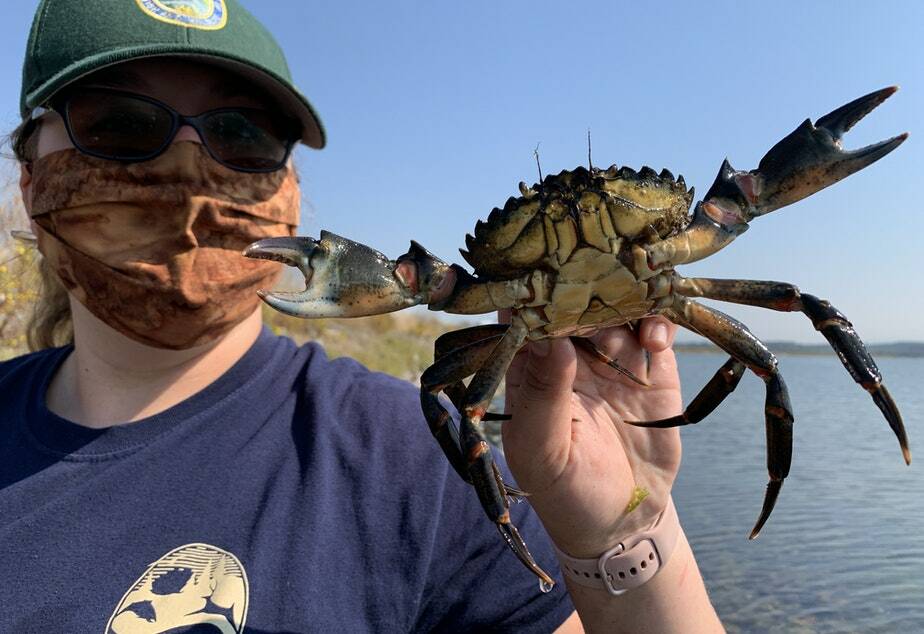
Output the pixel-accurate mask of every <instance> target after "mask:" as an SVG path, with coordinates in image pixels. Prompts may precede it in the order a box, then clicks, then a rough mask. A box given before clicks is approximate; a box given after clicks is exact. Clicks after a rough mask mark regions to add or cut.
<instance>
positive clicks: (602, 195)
mask: <svg viewBox="0 0 924 634" xmlns="http://www.w3.org/2000/svg"><path fill="white" fill-rule="evenodd" d="M895 90H896V88H894V87H893V88H885V89H883V90H879V91H876V92H873V93H871V94H869V95H866V96H864V97H860V98H859V99H856V100H854V101H852V102H850V103H848V104H846V105H844V106H842V107H840V108H838V109H836V110H834V111H833V112H831V113H829V114H827V115H825V116H823V117H821V118H820V119H818V120H817V121H816V122H815V123H814V124H813V123H812V122H811V120H808V119H807V120H805V121H804V122H803V123H802V124H801V125H800V126H799V127H797V128H796V129H795V130H794V131H793V132H792V133H791V134H789V135H788V136H786V137H785V138H784V139H783V140H782V141H780V142H779V143H777V144H776V145H775V146H773V147H772V148H771V149H770V151H769V152H767V154H766V155H765V156H764V157H763V159H761V161H760V164H759V165H758V167H757V169H755V170H751V171H737V170H735V169H734V168H732V166H731V165H730V164H729V163H728V161H727V160H726V161H725V162H724V163H723V164H722V167H721V168H720V170H719V174H718V176H717V177H716V179H715V182H714V183H713V184H712V187H711V188H710V189H709V191H708V192H707V193H706V196H705V198H704V199H703V200H702V201H700V202H697V203H696V205H695V207H694V208H693V213H692V214H690V213H689V209H690V206H691V204H692V202H693V189H687V187H686V185H685V184H684V181H683V178H682V177H680V178H677V179H675V178H674V176H673V175H672V174H671V173H670V172H669V171H668V170H666V169H665V170H663V171H661V172H660V173H658V172H655V171H654V170H652V169H651V168H649V167H643V168H642V169H641V170H640V171H637V172H636V171H635V170H633V169H630V168H628V167H622V168H617V167H616V166H615V165H614V166H612V167H610V168H608V169H597V168H593V167H589V168H583V167H579V168H577V169H574V170H571V171H563V172H561V173H560V174H557V175H552V176H548V177H546V178H544V179H540V182H539V183H536V184H535V185H533V186H532V187H527V186H526V185H525V184H523V183H520V196H519V197H517V198H510V199H509V200H508V201H507V203H506V204H505V205H504V207H503V209H494V210H493V211H492V212H491V214H490V215H489V216H488V219H487V221H486V222H481V221H479V222H478V223H477V224H476V225H475V231H474V235H469V236H467V237H466V245H467V251H462V255H463V257H464V258H465V259H466V261H467V262H468V263H469V264H470V265H471V266H472V267H473V268H474V274H470V273H469V272H467V271H466V270H465V269H464V268H463V267H461V266H459V265H457V264H448V263H446V262H444V261H442V260H440V259H439V258H437V257H435V256H434V255H432V254H431V253H429V252H428V251H427V250H426V249H424V248H423V247H422V246H420V245H419V244H418V243H416V242H413V241H412V242H411V247H410V250H409V251H408V252H407V253H406V254H404V255H402V256H400V257H399V258H398V259H397V260H390V259H389V258H387V257H386V256H384V255H382V254H381V253H379V252H378V251H376V250H374V249H371V248H369V247H367V246H364V245H362V244H358V243H356V242H353V241H351V240H348V239H346V238H342V237H340V236H337V235H335V234H333V233H330V232H326V231H322V232H321V237H320V239H319V240H315V239H313V238H306V237H295V238H270V239H266V240H261V241H259V242H256V243H254V244H252V245H251V246H249V247H248V248H247V249H246V250H245V251H244V255H246V256H248V257H253V258H263V259H270V260H277V261H280V262H284V263H285V264H288V265H291V266H295V267H298V268H299V269H300V271H301V272H302V273H303V274H304V276H305V278H306V281H307V286H306V289H305V290H304V291H301V292H294V293H282V292H276V293H272V292H261V297H263V299H264V300H265V301H266V302H267V303H268V304H269V305H270V306H272V307H273V308H275V309H277V310H280V311H282V312H284V313H287V314H289V315H294V316H297V317H356V316H362V315H372V314H379V313H385V312H389V311H395V310H400V309H402V308H406V307H409V306H414V305H417V304H421V303H424V304H427V305H428V306H429V308H430V309H431V310H439V311H445V312H448V313H457V314H477V313H490V312H494V311H498V310H509V311H510V323H509V324H491V325H481V326H474V327H471V328H464V329H462V330H457V331H454V332H450V333H447V334H445V335H443V336H442V337H440V338H438V339H437V341H436V344H435V362H434V363H433V365H432V366H430V367H429V368H428V369H427V370H426V371H425V372H424V374H423V376H422V377H421V381H420V383H421V385H420V394H421V396H420V400H421V405H422V408H423V413H424V416H425V417H426V419H427V421H428V423H429V425H430V430H431V431H432V433H433V435H434V436H435V437H436V440H437V441H438V442H439V444H440V446H441V447H442V449H443V451H444V452H445V454H446V456H447V457H448V459H449V461H450V463H451V464H452V466H453V467H454V468H455V470H456V472H458V474H459V475H460V476H461V477H462V478H463V479H464V480H465V481H466V482H469V483H471V484H472V485H473V486H474V488H475V490H476V491H477V493H478V496H479V498H480V500H481V503H482V505H483V507H484V509H485V512H486V513H487V515H488V517H489V518H490V519H491V520H492V521H493V522H495V524H496V525H497V527H498V529H499V530H500V532H501V534H502V535H503V537H504V539H505V540H506V541H507V543H508V544H509V546H510V547H511V548H512V549H513V551H514V552H515V553H516V555H517V557H519V559H520V560H521V561H522V562H523V563H524V564H525V565H526V566H527V567H528V568H529V569H530V570H532V571H533V572H534V573H535V574H536V575H537V576H538V577H539V578H540V580H542V581H543V582H544V583H546V584H551V579H550V578H549V577H548V575H547V574H546V573H545V572H544V571H543V570H541V568H540V567H539V566H538V565H537V564H536V562H535V561H534V559H533V557H532V555H530V553H529V550H528V549H527V547H526V544H525V543H524V541H523V539H522V538H521V537H520V535H519V533H518V532H517V529H516V527H515V526H514V525H513V524H512V523H511V521H510V514H509V512H508V511H509V501H508V498H509V497H518V496H523V495H526V493H525V492H523V491H520V490H518V489H515V488H513V487H511V486H509V485H507V484H505V483H504V482H503V479H502V478H501V474H500V472H499V470H498V469H497V466H496V465H495V463H494V460H493V458H492V454H491V449H490V447H489V445H488V443H487V442H486V441H485V439H484V436H483V434H482V431H481V428H480V427H481V423H482V421H484V420H488V419H492V418H493V419H504V418H505V416H503V415H499V414H492V413H489V412H487V408H488V405H489V403H490V402H491V399H492V397H493V395H494V393H495V391H496V389H497V387H498V384H499V383H500V381H501V379H502V378H503V377H504V374H505V372H506V370H507V368H508V366H509V364H510V362H511V360H512V359H513V357H514V355H515V354H516V353H517V351H518V350H519V349H520V348H521V347H522V346H524V345H525V344H526V343H527V342H529V341H535V340H540V339H545V338H549V337H570V338H571V340H572V341H573V342H574V343H575V345H576V346H577V347H578V348H579V349H580V350H583V351H585V352H586V353H588V354H590V355H591V356H592V357H593V358H596V359H598V360H599V361H601V362H603V363H607V364H609V365H610V366H612V367H613V368H615V369H617V370H618V371H620V372H622V373H623V374H624V375H626V376H627V377H628V378H629V379H631V380H634V381H636V382H639V383H644V382H643V381H641V379H639V378H638V377H636V376H635V375H634V374H632V373H631V372H630V371H629V370H627V369H625V368H623V367H622V366H620V365H619V362H618V360H616V359H612V358H610V357H608V356H607V355H606V354H605V353H604V352H603V351H602V350H600V349H598V348H597V347H596V346H595V345H594V344H593V343H592V342H591V340H590V339H588V338H587V337H589V336H590V335H592V334H594V333H595V332H596V331H598V330H600V329H602V328H608V327H611V326H618V325H622V324H627V323H631V322H634V321H635V320H638V319H641V318H643V317H647V316H649V315H663V316H664V317H666V318H667V319H669V320H671V321H673V322H674V323H676V324H679V325H680V326H683V327H685V328H687V329H689V330H691V331H693V332H695V333H697V334H699V335H702V336H703V337H706V338H707V339H709V340H710V341H712V342H713V343H715V344H716V345H717V346H718V347H719V348H721V349H722V350H724V351H725V352H726V353H727V354H728V355H729V359H728V361H727V362H726V363H725V364H724V365H722V367H721V368H719V370H718V371H717V372H716V374H715V376H713V377H712V379H711V380H710V381H709V382H708V384H707V385H706V386H705V387H704V388H703V389H702V391H701V392H700V393H699V394H698V395H697V396H696V397H695V398H694V399H693V401H692V403H691V404H690V405H689V406H688V407H687V408H686V410H685V411H684V412H683V413H682V414H680V415H678V416H675V417H673V418H669V419H665V420H657V421H637V422H631V421H628V422H631V424H633V425H640V426H645V427H661V428H665V427H674V426H679V425H687V424H691V423H697V422H699V421H700V420H702V419H703V418H705V417H706V416H708V415H709V413H710V412H712V411H713V410H714V409H715V408H716V407H717V406H718V405H719V404H720V403H721V402H722V400H723V399H724V398H725V397H726V396H728V394H730V393H731V392H732V391H733V390H734V389H735V387H736V386H737V384H738V382H739V381H740V380H741V377H742V375H743V373H744V371H745V369H749V370H751V371H752V372H754V373H755V374H756V375H757V376H758V377H760V378H761V379H762V380H763V381H764V383H765V384H766V401H765V407H764V411H765V417H766V432H767V463H768V469H769V475H770V478H769V484H768V486H767V490H766V493H765V496H764V502H763V508H762V509H761V512H760V515H759V517H758V519H757V522H756V524H755V525H754V528H753V529H752V531H751V534H750V537H751V538H752V539H753V538H754V537H756V536H757V534H758V532H759V531H760V530H761V528H762V527H763V525H764V523H765V522H766V521H767V518H768V517H769V516H770V513H771V511H772V510H773V507H774V504H775V502H776V499H777V496H778V495H779V492H780V487H781V486H782V484H783V480H784V479H785V478H786V476H787V475H788V473H789V468H790V463H791V459H792V425H793V414H792V408H791V406H790V402H789V396H788V392H787V389H786V384H785V383H784V382H783V377H782V376H781V375H780V372H779V371H778V369H777V360H776V358H775V357H774V355H773V354H772V353H771V352H770V350H768V349H767V347H766V346H765V345H764V344H763V343H761V341H760V340H759V339H758V338H757V337H755V336H754V335H753V334H752V333H751V332H750V331H749V330H748V328H747V327H746V326H744V325H743V324H741V323H739V322H738V321H736V320H734V319H733V318H731V317H729V316H728V315H725V314H723V313H721V312H719V311H717V310H714V309H712V308H709V307H707V306H704V305H703V304H700V303H698V302H696V301H694V300H693V299H692V298H696V297H704V298H709V299H715V300H723V301H728V302H734V303H739V304H750V305H752V306H761V307H764V308H770V309H773V310H779V311H800V312H802V313H804V314H805V315H806V316H807V317H808V318H809V319H810V320H811V321H812V324H813V325H814V327H815V329H816V330H819V331H821V333H822V334H823V335H824V336H825V338H826V339H827V340H828V341H829V343H830V344H831V346H832V347H833V348H834V350H835V352H836V353H837V355H838V357H839V358H840V360H841V362H842V363H843V364H844V367H845V368H846V369H847V371H848V372H849V373H850V375H851V376H852V377H853V378H854V380H855V381H856V382H857V383H859V384H860V385H861V386H862V387H863V388H864V389H865V390H866V391H868V392H869V393H870V395H871V396H872V398H873V401H874V402H875V403H876V405H877V406H878V407H879V409H880V410H882V413H883V414H884V415H885V418H886V420H887V421H888V423H889V426H890V427H891V428H892V431H893V432H894V433H895V435H896V436H897V438H898V442H899V445H900V446H901V450H902V453H903V456H904V459H905V461H906V462H908V463H910V461H911V452H910V450H909V448H908V440H907V436H906V434H905V429H904V426H903V424H902V419H901V415H900V414H899V411H898V408H897V407H896V405H895V403H894V402H893V400H892V397H891V396H890V395H889V392H888V390H887V389H886V387H885V385H883V383H882V377H881V374H880V372H879V370H878V369H877V367H876V364H875V362H874V361H873V359H872V357H871V356H870V355H869V353H868V352H867V350H866V347H865V346H864V344H863V342H862V341H861V340H860V338H859V337H858V336H857V333H856V332H855V331H854V328H853V326H852V325H851V323H850V322H849V321H848V320H847V318H846V317H845V316H844V315H843V314H841V313H840V312H839V311H838V310H837V309H836V308H835V307H834V306H832V305H831V304H830V303H828V302H827V301H825V300H822V299H819V298H818V297H816V296H814V295H809V294H806V293H802V292H801V291H799V289H798V288H796V287H795V286H793V285H792V284H788V283H782V282H769V281H750V280H735V279H704V278H684V277H682V276H680V275H679V274H678V273H677V272H676V271H675V270H674V267H676V266H677V265H680V264H684V263H687V262H694V261H696V260H700V259H702V258H705V257H708V256H709V255H712V254H713V253H715V252H717V251H718V250H720V249H722V248H723V247H725V246H726V245H728V244H729V243H730V242H731V241H732V240H734V239H735V238H737V237H738V236H739V235H741V234H742V233H744V232H745V231H746V230H747V229H748V226H749V223H750V221H751V220H753V219H754V218H756V217H758V216H762V215H764V214H766V213H769V212H771V211H774V210H775V209H779V208H780V207H784V206H786V205H789V204H791V203H794V202H796V201H798V200H800V199H802V198H805V197H806V196H809V195H811V194H813V193H815V192H817V191H819V190H821V189H823V188H824V187H827V186H828V185H831V184H833V183H835V182H837V181H839V180H841V179H842V178H845V177H847V176H849V175H850V174H852V173H854V172H856V171H858V170H860V169H862V168H864V167H866V166H867V165H870V164H871V163H873V162H874V161H877V160H878V159H880V158H882V157H883V156H885V155H886V154H888V153H889V152H891V151H892V150H894V149H895V148H896V147H898V146H899V145H900V144H901V143H902V142H903V141H904V140H905V139H906V138H907V134H901V135H899V136H896V137H894V138H892V139H889V140H886V141H882V142H880V143H876V144H873V145H870V146H868V147H865V148H862V149H859V150H854V151H845V150H843V149H842V147H841V137H842V135H843V134H844V133H845V132H846V131H847V130H849V129H850V128H851V127H852V126H853V125H854V124H855V123H857V121H859V120H860V119H862V118H863V117H864V116H865V115H866V114H868V113H869V112H870V111H871V110H872V109H873V108H875V107H876V106H878V105H879V104H880V103H882V102H883V101H884V100H885V99H886V98H887V97H889V96H890V95H891V94H892V93H894V92H895ZM472 375H474V376H473V378H472V379H471V381H470V382H469V383H468V384H467V385H466V384H465V383H463V380H464V379H466V378H467V377H469V376H472ZM440 392H444V393H445V394H446V395H447V396H448V397H449V399H450V401H451V402H452V403H453V405H454V406H455V408H456V409H457V410H458V412H459V422H458V426H456V424H455V423H454V422H453V420H452V417H451V416H450V413H449V412H448V411H447V409H446V408H445V407H444V405H443V403H442V402H441V401H440V400H439V398H438V395H439V393H440Z"/></svg>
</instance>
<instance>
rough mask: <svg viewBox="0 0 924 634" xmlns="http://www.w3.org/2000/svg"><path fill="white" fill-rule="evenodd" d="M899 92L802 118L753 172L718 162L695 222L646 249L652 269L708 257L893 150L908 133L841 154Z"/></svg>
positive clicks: (873, 95)
mask: <svg viewBox="0 0 924 634" xmlns="http://www.w3.org/2000/svg"><path fill="white" fill-rule="evenodd" d="M896 90H898V88H896V87H894V86H893V87H891V88H883V89H882V90H877V91H876V92H873V93H870V94H868V95H866V96H864V97H860V98H859V99H855V100H854V101H851V102H850V103H848V104H846V105H844V106H841V107H840V108H838V109H836V110H834V111H833V112H830V113H828V114H826V115H825V116H823V117H821V118H820V119H818V120H817V121H816V122H815V124H814V125H813V124H812V122H811V120H810V119H806V120H805V121H803V122H802V124H801V125H800V126H799V127H798V128H796V129H795V130H794V131H793V132H792V133H790V134H789V135H788V136H786V137H785V138H784V139H783V140H782V141H780V142H779V143H777V144H776V145H774V146H773V147H772V148H770V151H769V152H767V154H766V155H765V156H764V157H763V158H762V159H761V160H760V164H759V165H758V167H757V169H756V170H751V171H749V172H742V171H737V170H735V169H734V168H733V167H732V166H731V164H729V162H728V160H726V161H725V162H724V163H722V167H721V168H720V169H719V174H718V176H716V179H715V182H714V183H713V184H712V187H711V188H710V189H709V191H708V192H707V193H706V197H705V199H704V200H703V201H702V202H699V203H697V205H696V209H695V211H694V215H693V221H692V222H691V223H690V225H689V226H688V227H687V228H686V230H684V231H682V232H681V233H679V234H678V235H676V236H674V237H672V238H669V239H667V240H664V241H663V242H659V243H655V244H652V245H650V246H647V247H645V249H646V251H647V255H648V263H649V266H650V267H651V268H653V269H654V268H657V267H659V266H662V265H665V264H673V265H678V264H683V263H685V262H694V261H696V260H700V259H702V258H704V257H707V256H709V255H712V254H713V253H715V252H716V251H718V250H719V249H721V248H723V247H725V246H726V245H728V244H729V243H730V242H731V241H732V240H734V239H735V238H736V237H737V236H739V235H740V234H742V233H744V232H745V231H746V230H747V228H748V223H749V222H750V221H751V220H753V219H754V218H756V217H758V216H762V215H764V214H767V213H769V212H771V211H774V210H775V209H779V208H780V207H785V206H786V205H790V204H792V203H794V202H796V201H798V200H801V199H803V198H805V197H806V196H810V195H811V194H814V193H815V192H817V191H819V190H821V189H824V188H825V187H828V186H829V185H833V184H834V183H836V182H837V181H839V180H841V179H844V178H846V177H848V176H850V175H851V174H853V173H854V172H856V171H859V170H861V169H863V168H864V167H866V166H867V165H870V164H871V163H874V162H876V161H878V160H879V159H880V158H882V157H883V156H885V155H886V154H888V153H889V152H891V151H892V150H894V149H895V148H897V147H898V146H899V145H901V143H902V142H903V141H904V140H905V139H906V138H907V137H908V134H907V133H904V134H900V135H898V136H896V137H893V138H891V139H888V140H886V141H881V142H879V143H874V144H873V145H869V146H867V147H864V148H861V149H858V150H852V151H845V150H844V149H843V148H842V146H841V137H842V136H843V135H844V133H845V132H847V131H848V130H850V128H852V127H853V125H854V124H855V123H857V122H858V121H859V120H860V119H862V118H863V117H864V116H866V115H867V114H868V113H869V112H870V111H871V110H873V109H874V108H875V107H876V106H878V105H879V104H881V103H882V102H883V101H885V100H886V99H887V98H888V97H889V96H890V95H892V94H893V93H894V92H895V91H896Z"/></svg>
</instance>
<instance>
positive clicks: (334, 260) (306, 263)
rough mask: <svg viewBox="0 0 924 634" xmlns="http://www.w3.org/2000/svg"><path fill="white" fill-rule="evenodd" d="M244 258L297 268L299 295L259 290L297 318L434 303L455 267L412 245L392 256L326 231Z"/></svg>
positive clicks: (257, 249)
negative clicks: (302, 285) (302, 282)
mask: <svg viewBox="0 0 924 634" xmlns="http://www.w3.org/2000/svg"><path fill="white" fill-rule="evenodd" d="M243 255H244V256H245V257H249V258H255V259H262V260H274V261H276V262H282V263H283V264H287V265H289V266H294V267H295V268H297V269H298V270H299V271H301V273H302V275H303V276H304V277H305V289H304V290H302V291H296V292H285V291H272V292H270V291H263V290H261V291H259V294H260V297H261V298H262V299H263V301H265V302H266V303H267V304H269V305H270V306H272V307H273V308H275V309H276V310H278V311H280V312H282V313H285V314H287V315H292V316H294V317H361V316H365V315H378V314H381V313H387V312H392V311H396V310H401V309H402V308H408V307H410V306H416V305H417V304H420V303H429V302H430V301H431V300H432V298H433V296H438V295H440V293H441V292H443V289H444V288H446V289H447V290H448V289H451V287H452V281H453V275H454V274H453V272H452V270H451V267H450V266H449V265H448V264H446V263H445V262H443V261H442V260H440V259H439V258H436V257H435V256H433V255H432V254H430V253H429V252H428V251H427V250H426V249H424V248H423V247H422V246H420V245H419V244H417V243H416V242H412V243H411V249H410V251H409V252H408V253H407V254H405V255H403V256H401V257H400V258H398V259H397V260H390V259H388V257H386V256H385V255H383V254H382V253H380V252H379V251H376V250H375V249H372V248H370V247H367V246H366V245H364V244H360V243H358V242H354V241H353V240H350V239H348V238H343V237H341V236H338V235H337V234H335V233H331V232H329V231H321V238H320V239H318V240H315V239H314V238H308V237H291V238H290V237H281V238H266V239H264V240H259V241H257V242H254V243H253V244H251V245H250V246H248V247H247V248H246V249H244V251H243Z"/></svg>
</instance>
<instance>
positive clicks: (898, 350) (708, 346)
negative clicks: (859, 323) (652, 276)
mask: <svg viewBox="0 0 924 634" xmlns="http://www.w3.org/2000/svg"><path fill="white" fill-rule="evenodd" d="M764 343H766V344H767V347H768V348H770V350H772V351H773V352H774V353H775V354H794V355H825V356H828V355H830V354H832V353H833V351H832V349H831V347H830V346H829V345H827V344H825V343H795V342H793V341H765V342H764ZM866 348H867V350H869V352H870V354H871V355H873V356H874V357H877V358H885V357H906V358H921V357H924V342H920V341H897V342H895V343H874V344H868V345H867V346H866ZM674 351H675V352H683V353H690V354H705V353H722V351H721V350H720V349H719V348H718V347H717V346H716V345H715V344H712V343H708V342H703V343H697V342H678V343H675V344H674ZM722 354H724V353H722Z"/></svg>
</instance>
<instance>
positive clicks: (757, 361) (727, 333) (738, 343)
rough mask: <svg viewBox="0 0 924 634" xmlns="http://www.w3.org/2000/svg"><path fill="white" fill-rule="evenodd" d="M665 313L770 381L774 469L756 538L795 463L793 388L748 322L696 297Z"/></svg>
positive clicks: (770, 445) (767, 403) (769, 436)
mask: <svg viewBox="0 0 924 634" xmlns="http://www.w3.org/2000/svg"><path fill="white" fill-rule="evenodd" d="M664 315H665V317H667V318H668V319H670V320H671V321H674V322H675V323H677V324H680V325H681V326H684V327H685V328H688V329H690V330H692V331H693V332H695V333H697V334H700V335H702V336H703V337H706V338H707V339H709V340H710V341H712V342H713V343H715V344H716V345H717V346H719V347H720V348H722V349H723V350H724V351H725V352H727V353H728V354H730V355H731V356H732V357H733V358H734V359H736V360H737V361H740V362H741V363H743V364H744V365H746V366H747V368H748V369H749V370H751V371H752V372H753V373H754V374H756V375H757V376H759V377H760V378H761V379H762V380H763V381H764V384H765V385H766V389H767V397H766V401H765V403H764V416H765V418H766V425H767V470H768V471H769V472H770V482H769V483H768V484H767V492H766V494H765V495H764V504H763V508H762V509H761V511H760V516H759V517H758V518H757V522H756V523H755V524H754V528H753V529H752V530H751V535H750V537H749V539H754V538H755V537H757V534H758V533H759V532H760V529H761V528H763V525H764V522H766V521H767V518H768V517H770V513H771V511H773V506H774V505H775V504H776V498H777V496H778V495H779V493H780V488H781V487H782V486H783V480H784V479H785V478H786V476H788V475H789V467H790V464H791V463H792V423H793V415H792V407H791V406H790V404H789V391H788V390H787V389H786V384H785V383H784V382H783V377H782V376H781V375H780V373H779V370H778V369H777V361H776V357H774V356H773V353H772V352H770V350H769V349H767V346H765V345H764V344H763V342H761V341H760V340H759V339H758V338H757V337H755V336H754V335H753V334H752V333H751V331H750V330H748V329H747V326H745V325H744V324H742V323H740V322H738V321H736V320H735V319H732V318H731V317H729V316H728V315H726V314H725V313H722V312H719V311H717V310H714V309H712V308H709V307H707V306H703V305H702V304H697V303H696V302H694V301H692V300H689V299H686V298H683V297H678V298H677V300H676V302H675V303H674V306H673V308H672V309H671V310H668V311H666V312H665V313H664Z"/></svg>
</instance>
